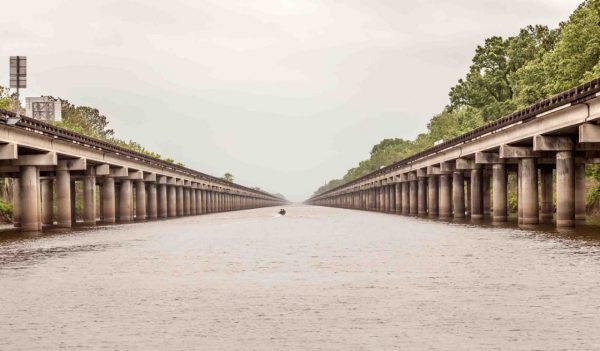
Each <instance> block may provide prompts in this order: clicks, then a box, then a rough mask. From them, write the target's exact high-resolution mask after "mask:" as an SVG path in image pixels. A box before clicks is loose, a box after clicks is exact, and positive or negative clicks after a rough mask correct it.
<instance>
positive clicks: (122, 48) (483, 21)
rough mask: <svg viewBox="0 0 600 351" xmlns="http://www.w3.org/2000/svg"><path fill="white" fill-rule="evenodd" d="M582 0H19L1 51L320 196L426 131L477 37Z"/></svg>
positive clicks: (550, 21)
mask: <svg viewBox="0 0 600 351" xmlns="http://www.w3.org/2000/svg"><path fill="white" fill-rule="evenodd" d="M580 2H581V1H580V0H453V1H447V0H423V1H406V0H305V1H300V0H299V1H294V0H280V1H276V0H257V1H252V0H237V1H234V0H189V1H185V0H169V1H149V0H144V1H132V0H118V1H107V0H105V1H91V0H86V1H75V0H72V1H59V0H37V1H32V0H19V1H10V2H6V3H4V4H3V5H2V9H3V10H2V13H1V14H0V18H1V19H2V20H1V21H0V38H1V41H0V47H1V48H2V50H1V51H2V53H3V56H4V57H5V60H6V62H5V64H6V66H5V69H1V70H0V82H5V83H0V84H2V85H6V84H7V82H8V78H7V75H8V56H10V55H27V56H28V65H29V71H28V72H29V88H28V89H27V90H25V91H24V94H22V95H24V96H39V95H53V96H59V97H63V98H66V99H68V100H70V101H71V102H73V103H74V104H77V105H88V106H94V107H97V108H98V109H100V111H101V112H102V113H104V114H105V115H106V116H108V117H109V119H110V124H111V126H112V127H113V128H114V129H115V130H116V131H117V134H118V136H119V137H121V138H124V139H133V140H135V141H138V142H139V143H141V144H142V145H144V146H146V147H147V148H148V149H150V150H153V151H156V152H158V153H160V154H161V155H164V156H167V157H172V158H174V159H175V160H177V161H181V162H183V163H185V164H186V166H189V167H191V168H194V169H197V170H199V171H203V172H206V173H209V174H212V175H215V176H221V175H222V174H223V173H225V172H230V173H232V174H233V175H234V176H235V178H236V182H238V183H241V184H243V185H249V186H260V187H261V188H263V189H265V190H267V191H271V192H280V193H283V194H284V195H286V196H287V197H288V198H290V199H292V200H304V199H306V198H307V197H309V196H310V194H312V192H313V191H314V190H315V189H316V188H317V187H318V186H320V185H322V184H324V183H325V181H326V180H328V179H331V178H334V177H340V176H342V175H343V174H344V173H345V171H346V170H347V169H349V168H351V167H353V166H355V165H356V164H357V163H358V162H359V161H360V160H363V159H365V158H368V156H369V150H370V148H371V146H372V145H374V144H375V143H377V142H379V141H380V140H381V139H383V138H391V137H402V138H414V137H415V136H416V135H417V134H418V133H420V132H422V131H424V130H425V126H426V123H427V121H428V120H429V118H431V116H432V115H433V114H435V113H436V112H439V111H440V110H441V109H442V108H443V106H444V105H445V104H446V103H447V101H448V96H447V93H448V91H449V88H450V87H451V86H452V85H454V84H455V83H456V81H457V80H458V79H459V78H461V77H462V76H464V74H465V72H466V70H467V67H468V66H469V64H470V60H471V58H472V56H473V52H474V49H475V47H476V45H478V44H480V43H482V42H483V40H484V39H485V38H486V37H489V36H491V35H503V36H507V35H512V34H515V33H516V32H517V31H518V29H519V28H521V27H523V26H525V25H527V24H538V23H539V24H546V25H549V26H553V27H554V26H557V25H558V23H559V22H560V21H564V20H566V19H567V17H568V15H569V14H570V13H571V12H572V11H573V10H574V9H575V8H576V6H577V5H578V4H579V3H580Z"/></svg>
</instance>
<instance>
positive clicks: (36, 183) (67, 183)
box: [0, 110, 285, 231]
mask: <svg viewBox="0 0 600 351" xmlns="http://www.w3.org/2000/svg"><path fill="white" fill-rule="evenodd" d="M10 116H14V114H13V113H12V112H10V111H5V110H0V177H5V178H14V180H15V181H14V184H15V187H14V196H13V197H14V219H15V226H18V227H20V228H21V229H22V230H23V231H38V230H41V229H42V227H43V226H44V225H56V226H59V227H71V226H72V225H73V223H74V222H75V219H76V218H75V213H76V211H75V202H76V201H75V199H76V192H77V189H82V192H83V219H84V222H85V223H86V224H88V225H90V224H95V223H96V222H97V221H98V220H101V221H103V222H104V223H115V222H117V221H118V222H131V221H133V220H134V219H135V220H152V219H157V218H171V217H179V216H189V215H198V214H203V213H212V212H222V211H233V210H241V209H248V208H256V207H264V206H274V205H277V204H281V203H284V202H285V200H283V199H281V198H279V197H276V196H273V195H271V194H268V193H266V192H264V191H260V190H256V189H251V188H247V187H244V186H241V185H238V184H234V183H231V182H228V181H225V180H222V179H219V178H216V177H213V176H210V175H207V174H204V173H202V172H198V171H195V170H192V169H189V168H186V167H183V166H179V165H175V164H172V163H169V162H166V161H163V160H159V159H156V158H153V157H150V156H147V155H145V154H142V153H138V152H134V151H131V150H128V149H125V148H122V147H118V146H116V145H113V144H110V143H108V142H105V141H102V140H98V139H94V138H90V137H87V136H84V135H81V134H78V133H74V132H71V131H68V130H66V129H63V128H59V127H56V126H53V125H50V124H48V123H45V122H42V121H38V120H35V119H31V118H28V117H22V120H21V121H20V122H18V123H17V124H16V125H15V126H10V125H7V124H6V121H7V119H8V117H10ZM79 182H81V183H82V187H77V186H76V184H77V183H79ZM55 196H56V199H54V197H55ZM54 203H56V211H54V207H55V206H54ZM97 206H99V208H98V209H97V208H96V207H97Z"/></svg>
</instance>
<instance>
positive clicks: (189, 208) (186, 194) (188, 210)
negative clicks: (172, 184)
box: [183, 187, 192, 216]
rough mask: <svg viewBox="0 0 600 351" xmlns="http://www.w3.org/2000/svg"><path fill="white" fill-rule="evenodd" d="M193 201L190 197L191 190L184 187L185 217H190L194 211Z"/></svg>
mask: <svg viewBox="0 0 600 351" xmlns="http://www.w3.org/2000/svg"><path fill="white" fill-rule="evenodd" d="M191 200H192V199H191V196H190V188H188V187H184V188H183V215H184V216H189V215H190V214H191V211H192V204H191Z"/></svg>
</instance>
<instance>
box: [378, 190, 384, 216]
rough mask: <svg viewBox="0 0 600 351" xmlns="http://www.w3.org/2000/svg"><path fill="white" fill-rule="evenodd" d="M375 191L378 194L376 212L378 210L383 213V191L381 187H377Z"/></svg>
mask: <svg viewBox="0 0 600 351" xmlns="http://www.w3.org/2000/svg"><path fill="white" fill-rule="evenodd" d="M377 191H378V192H379V206H377V210H379V212H384V211H385V192H384V191H383V186H382V185H379V187H378V188H377Z"/></svg>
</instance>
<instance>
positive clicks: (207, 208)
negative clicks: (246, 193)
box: [204, 190, 248, 213]
mask: <svg viewBox="0 0 600 351" xmlns="http://www.w3.org/2000/svg"><path fill="white" fill-rule="evenodd" d="M204 198H205V200H206V206H204V208H205V211H204V213H211V212H212V191H210V190H206V196H205V197H204ZM245 206H248V201H247V199H245Z"/></svg>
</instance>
